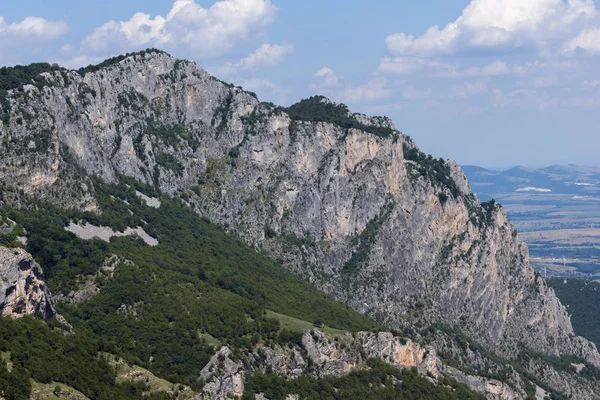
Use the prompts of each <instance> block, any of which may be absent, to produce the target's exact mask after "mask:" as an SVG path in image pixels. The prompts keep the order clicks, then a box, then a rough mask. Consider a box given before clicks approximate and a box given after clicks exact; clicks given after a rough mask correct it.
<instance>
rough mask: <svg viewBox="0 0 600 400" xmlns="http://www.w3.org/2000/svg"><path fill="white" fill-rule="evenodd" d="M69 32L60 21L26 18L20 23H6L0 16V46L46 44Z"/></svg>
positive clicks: (65, 25)
mask: <svg viewBox="0 0 600 400" xmlns="http://www.w3.org/2000/svg"><path fill="white" fill-rule="evenodd" d="M68 30H69V27H68V26H67V24H65V23H64V22H62V21H49V20H46V19H43V18H38V17H26V18H25V19H23V20H22V21H19V22H13V23H11V24H8V23H6V21H5V20H4V17H2V16H0V46H2V47H4V48H6V47H15V46H20V45H22V44H31V43H42V42H48V41H51V40H54V39H57V38H58V37H60V36H62V35H63V34H65V33H66V32H67V31H68Z"/></svg>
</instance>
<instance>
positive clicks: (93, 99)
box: [0, 51, 600, 384]
mask: <svg viewBox="0 0 600 400" xmlns="http://www.w3.org/2000/svg"><path fill="white" fill-rule="evenodd" d="M311 101H312V103H311V104H310V106H311V107H313V109H314V107H317V108H318V107H329V109H328V110H331V111H334V112H335V115H336V118H338V119H339V118H341V119H342V120H343V121H344V123H339V121H338V120H332V119H328V118H329V117H328V116H331V115H332V114H331V113H329V114H327V113H326V114H327V116H326V117H325V118H323V117H322V116H319V117H318V118H317V117H315V118H316V119H317V120H311V118H310V117H307V116H306V115H300V114H298V113H297V112H296V111H295V112H296V115H294V114H293V113H292V112H291V110H292V109H281V108H277V107H274V106H273V105H271V104H264V103H260V102H259V101H258V100H257V99H256V98H255V96H254V95H253V94H252V93H248V92H245V91H243V90H242V89H241V88H238V87H234V86H232V85H228V84H225V83H223V82H220V81H218V80H217V79H215V78H213V77H211V76H210V75H209V74H208V73H207V72H206V71H204V70H203V69H202V68H200V67H199V66H198V65H196V64H194V63H192V62H188V61H181V60H176V59H175V58H173V57H171V56H169V55H167V54H165V53H162V52H158V51H150V52H144V53H141V54H137V55H132V56H129V57H126V58H124V59H122V60H115V61H114V62H112V63H106V65H105V66H104V67H103V68H92V69H89V70H88V71H80V72H76V71H66V70H63V71H53V72H47V73H44V74H42V75H41V76H39V77H37V78H36V79H35V81H33V82H32V84H27V85H24V86H22V87H20V88H19V89H15V90H12V91H10V92H9V96H8V99H7V101H5V102H3V104H4V107H8V109H4V110H2V112H4V113H6V114H7V115H8V116H9V118H8V124H7V125H3V124H0V138H1V139H2V143H3V146H2V147H0V158H1V159H2V160H3V163H2V165H0V184H2V185H6V186H12V187H17V188H19V189H21V190H22V191H23V192H25V193H27V194H32V195H37V196H42V197H45V198H48V199H51V200H53V201H54V202H56V203H59V204H61V205H64V206H76V207H79V208H82V209H87V210H96V209H97V206H96V203H95V201H94V187H93V182H92V180H91V179H89V177H88V176H89V175H96V176H98V177H100V178H101V179H103V180H105V181H114V180H116V179H118V176H119V175H126V176H129V177H133V178H135V179H138V180H140V181H143V182H146V183H148V184H151V185H154V186H155V187H156V188H157V189H159V190H161V191H163V192H165V193H168V194H170V195H173V196H179V197H181V198H182V199H184V200H185V201H186V202H187V203H188V204H189V205H190V206H191V207H192V208H194V209H195V210H196V211H197V212H198V213H200V214H202V215H204V216H206V217H207V218H209V219H210V220H211V221H213V222H216V223H219V224H221V225H222V226H224V227H226V229H228V230H230V231H232V232H235V233H236V234H237V235H239V236H240V237H242V238H243V239H244V240H246V241H247V242H248V243H251V244H254V245H256V246H258V247H260V248H262V249H264V250H265V251H267V252H269V253H270V254H271V255H273V256H274V257H277V258H279V259H281V260H282V261H283V264H284V265H285V266H286V267H287V268H289V269H290V270H292V271H294V272H296V273H297V274H299V275H300V276H302V277H304V278H305V279H307V280H309V281H311V282H312V283H313V284H315V285H316V286H318V287H319V288H321V289H322V290H324V291H325V292H327V293H329V294H330V295H331V296H333V297H335V298H337V299H339V300H341V301H343V302H345V303H347V304H348V305H350V306H351V307H352V308H354V309H356V310H358V311H360V312H363V313H367V314H369V315H372V316H373V317H375V318H376V319H378V320H379V321H381V322H383V323H385V324H386V325H388V326H389V327H391V328H395V329H405V328H411V327H414V326H415V325H416V326H418V327H427V326H432V325H433V324H435V323H442V324H445V325H449V326H458V327H460V329H462V330H463V331H464V332H466V333H467V334H468V335H469V336H470V337H472V338H473V339H475V340H476V341H478V342H480V343H481V344H483V345H484V346H485V347H486V348H487V349H489V351H490V352H492V353H494V354H496V355H497V356H499V357H503V358H505V359H509V360H514V359H515V358H516V357H517V356H518V355H519V354H521V353H522V352H523V351H531V352H535V353H542V354H546V355H553V356H564V355H573V356H576V357H579V358H581V359H583V360H585V361H587V362H588V363H589V364H590V365H595V366H596V367H600V355H599V354H598V352H597V350H596V348H595V346H594V345H593V344H591V343H590V342H588V341H587V340H585V339H583V338H579V337H576V336H575V335H574V333H573V329H572V326H571V323H570V320H569V317H568V314H567V312H566V310H565V308H564V307H563V306H562V305H561V304H560V302H559V301H558V299H557V298H556V296H555V295H554V292H553V291H552V290H551V289H549V288H548V287H547V286H546V284H545V283H544V281H543V280H542V279H541V278H540V277H539V276H536V275H535V274H534V272H533V270H532V269H531V267H530V265H529V260H528V252H527V248H526V247H525V246H524V245H523V244H521V243H520V241H519V237H518V234H517V232H516V231H515V229H514V228H513V227H512V225H511V224H510V222H509V221H508V219H507V217H506V214H505V213H504V211H503V210H502V208H501V207H500V206H499V205H498V204H496V203H487V204H484V205H481V204H479V202H478V201H477V199H476V198H475V196H474V195H473V194H472V193H471V191H470V188H469V185H468V182H467V180H466V178H465V176H464V174H463V173H462V171H461V170H460V168H459V167H458V166H457V165H456V164H455V163H454V162H453V161H451V160H448V161H445V160H442V159H434V158H432V157H430V156H429V157H428V156H426V155H424V154H423V153H421V152H420V151H419V150H418V148H417V147H416V145H415V144H414V143H413V141H412V140H411V139H410V138H409V137H407V136H405V135H403V134H402V133H400V132H399V131H397V130H396V128H395V127H394V125H393V123H392V122H391V121H390V120H389V119H386V118H383V117H376V118H373V117H367V116H364V115H358V114H352V113H350V112H348V111H347V109H345V108H344V107H343V106H341V105H336V104H334V103H331V102H329V101H328V100H326V99H324V98H316V99H312V100H311ZM319 103H320V104H319ZM7 104H8V106H6V105H7ZM290 115H291V116H290ZM97 211H99V212H101V210H97ZM419 336H420V334H419V333H418V332H417V333H416V334H415V337H416V338H417V339H418V338H419ZM557 373H558V372H557ZM547 382H548V384H555V383H553V382H558V380H554V381H552V380H551V379H549V380H548V381H547Z"/></svg>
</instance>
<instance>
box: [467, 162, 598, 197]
mask: <svg viewBox="0 0 600 400" xmlns="http://www.w3.org/2000/svg"><path fill="white" fill-rule="evenodd" d="M462 169H463V171H464V172H465V174H466V175H467V177H468V179H469V182H470V183H471V186H472V187H473V190H474V191H475V192H476V193H477V194H478V196H479V197H480V198H481V199H484V200H486V199H491V198H493V197H494V195H498V194H499V193H509V192H531V193H551V194H570V195H573V196H586V197H589V196H598V194H599V193H600V168H598V167H581V166H575V165H566V166H561V165H553V166H550V167H546V168H540V169H528V168H523V167H514V168H511V169H508V170H505V171H493V170H489V169H485V168H481V167H477V166H472V165H466V166H463V167H462ZM599 198H600V197H599Z"/></svg>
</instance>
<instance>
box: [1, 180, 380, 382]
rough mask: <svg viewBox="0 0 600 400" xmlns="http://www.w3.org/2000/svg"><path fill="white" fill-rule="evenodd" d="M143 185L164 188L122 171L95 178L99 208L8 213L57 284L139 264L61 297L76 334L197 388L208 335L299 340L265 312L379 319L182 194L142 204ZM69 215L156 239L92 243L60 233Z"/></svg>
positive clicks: (237, 341)
mask: <svg viewBox="0 0 600 400" xmlns="http://www.w3.org/2000/svg"><path fill="white" fill-rule="evenodd" d="M136 190H139V191H141V192H142V193H146V194H148V195H151V196H156V193H155V192H154V191H153V189H152V188H151V187H147V186H145V185H141V184H139V183H136V182H133V181H131V180H124V181H123V182H121V183H120V184H118V185H102V184H99V183H96V187H95V191H96V196H97V199H98V203H99V206H100V209H101V210H102V214H101V215H96V214H92V213H80V212H78V211H74V210H70V211H69V210H61V209H58V208H56V207H53V206H51V205H49V204H47V203H43V202H39V201H31V203H30V204H29V205H28V206H27V208H26V209H23V210H8V215H9V216H10V217H11V219H13V220H14V221H16V222H17V223H18V224H20V225H21V226H23V227H25V229H26V230H27V232H28V238H29V242H28V245H27V250H28V251H30V252H31V253H32V255H33V256H34V258H35V259H36V260H38V261H39V262H40V265H41V266H42V268H43V270H44V272H45V275H46V277H47V278H48V282H49V286H50V287H51V288H52V290H54V291H56V292H63V293H65V294H68V293H69V291H71V290H73V289H75V288H77V287H78V285H79V283H80V282H82V281H85V280H87V279H89V276H92V275H94V274H95V273H96V271H97V270H98V268H99V267H100V266H101V265H103V263H104V260H105V259H106V258H107V257H109V256H110V255H112V254H116V255H118V256H120V257H121V258H122V259H126V260H130V261H132V262H133V263H123V264H121V265H119V266H118V267H117V269H116V271H115V274H114V277H113V278H108V279H106V278H102V279H101V281H98V284H99V285H100V286H101V291H100V293H99V294H98V295H96V296H95V297H93V298H91V299H90V300H88V301H86V302H85V303H83V304H81V305H78V306H73V305H62V306H59V311H60V312H61V314H63V315H64V316H65V317H66V318H67V320H68V321H69V322H70V323H71V324H72V325H73V326H74V329H75V331H77V332H87V333H89V334H90V335H91V336H92V337H94V338H96V339H97V340H100V341H101V343H102V344H103V348H104V349H106V350H107V351H109V352H111V353H114V354H119V355H121V356H122V357H125V358H128V359H130V360H132V362H135V363H136V364H138V365H140V366H141V367H144V368H147V369H149V370H150V371H151V372H152V373H154V374H156V375H158V376H160V377H162V378H165V379H167V380H169V381H172V382H177V383H184V384H186V385H189V386H193V385H194V384H196V379H197V374H198V371H199V370H200V369H201V368H202V367H203V366H204V365H205V364H206V363H207V361H208V359H209V357H210V356H211V355H212V354H213V353H214V346H215V342H211V341H210V340H207V336H205V335H203V334H208V335H210V337H212V338H214V340H216V341H218V342H219V343H222V344H226V345H228V346H230V347H231V348H232V349H234V350H236V349H237V350H243V349H251V348H252V347H253V346H255V345H257V344H258V343H267V344H269V343H280V344H286V343H290V344H298V343H299V340H300V338H301V335H298V334H294V332H292V331H291V330H290V329H286V328H283V329H282V327H281V324H280V321H279V320H278V319H276V318H272V317H269V316H268V315H267V314H266V311H265V310H267V309H269V310H272V311H274V312H276V313H278V314H279V315H285V316H289V317H293V318H296V319H298V320H303V321H313V322H314V321H320V322H322V323H323V324H325V326H327V327H331V328H335V329H339V330H341V331H359V330H372V329H375V328H377V325H376V323H375V322H373V321H372V320H371V319H369V318H368V317H366V316H363V315H361V314H359V313H356V312H354V311H352V310H350V309H349V308H347V307H346V306H344V305H342V304H340V303H338V302H336V301H334V300H333V299H331V298H330V297H328V296H326V295H325V294H324V293H322V292H320V291H318V290H317V289H315V288H314V287H312V286H311V285H310V284H309V283H307V282H304V281H302V280H301V279H300V278H297V277H296V276H294V275H292V274H291V273H290V272H288V271H286V270H285V269H283V268H282V267H281V266H280V264H278V263H276V262H275V261H274V260H271V259H270V258H268V257H265V256H264V255H262V254H261V253H259V252H257V251H256V250H255V249H253V248H251V247H249V246H247V245H245V244H244V243H243V242H242V241H241V240H239V239H237V238H236V237H234V236H232V235H230V234H227V233H226V232H224V231H223V230H221V229H220V228H218V227H217V226H216V225H213V224H211V223H209V222H208V221H207V220H205V219H203V218H202V217H200V216H199V215H197V214H196V213H194V212H193V211H192V210H190V209H189V208H187V207H185V206H183V205H182V204H181V202H180V201H179V200H177V199H172V198H168V197H162V198H161V207H160V208H159V209H155V208H151V207H148V206H146V204H145V203H143V202H142V201H140V199H139V198H138V197H137V196H136V194H135V191H136ZM130 211H131V213H130ZM71 220H75V221H85V222H89V223H92V224H93V225H96V226H110V227H112V228H113V229H119V230H123V229H124V228H125V227H126V226H142V227H143V228H144V229H145V231H146V232H148V233H149V234H150V235H152V236H153V237H155V238H157V239H158V240H159V243H160V244H159V245H158V246H155V247H150V246H147V245H146V244H145V243H144V242H143V241H141V240H140V239H136V238H132V237H122V238H113V239H112V240H111V242H110V243H106V242H102V241H99V240H90V241H84V240H81V239H79V238H77V237H76V236H75V235H73V234H71V233H70V232H67V231H65V230H64V226H65V225H67V224H68V222H69V221H71ZM98 279H99V278H98ZM199 333H201V334H200V335H199ZM151 360H152V361H151Z"/></svg>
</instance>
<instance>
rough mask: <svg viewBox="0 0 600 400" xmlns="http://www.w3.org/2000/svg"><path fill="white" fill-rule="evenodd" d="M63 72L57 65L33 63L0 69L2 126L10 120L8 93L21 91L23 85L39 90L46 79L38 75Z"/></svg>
mask: <svg viewBox="0 0 600 400" xmlns="http://www.w3.org/2000/svg"><path fill="white" fill-rule="evenodd" d="M54 71H63V72H65V71H66V69H64V68H62V67H59V66H58V65H56V64H54V65H51V64H48V63H35V64H30V65H26V66H25V65H16V66H14V67H2V68H0V105H2V115H1V118H2V122H3V123H4V124H8V123H9V118H10V112H9V111H10V103H9V102H8V99H7V96H8V91H9V90H13V89H19V90H22V88H23V85H28V84H31V85H34V86H36V87H38V88H40V87H41V86H42V85H43V84H44V83H46V79H45V78H43V77H41V76H40V74H42V73H44V72H54Z"/></svg>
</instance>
